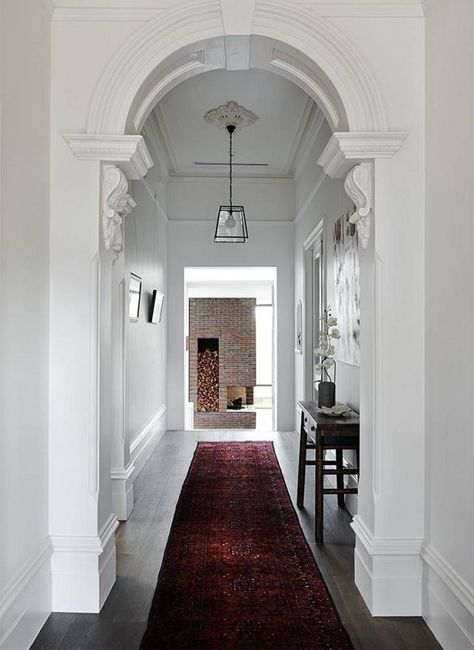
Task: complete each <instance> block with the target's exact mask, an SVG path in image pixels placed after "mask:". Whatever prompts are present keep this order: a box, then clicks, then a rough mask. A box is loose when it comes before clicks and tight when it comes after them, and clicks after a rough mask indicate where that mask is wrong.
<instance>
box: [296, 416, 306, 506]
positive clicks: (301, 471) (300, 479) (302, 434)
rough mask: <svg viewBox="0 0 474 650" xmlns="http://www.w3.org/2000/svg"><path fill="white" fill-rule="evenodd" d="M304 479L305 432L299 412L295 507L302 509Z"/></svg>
mask: <svg viewBox="0 0 474 650" xmlns="http://www.w3.org/2000/svg"><path fill="white" fill-rule="evenodd" d="M305 478H306V431H305V429H304V413H303V411H301V422H300V453H299V460H298V488H297V494H296V505H297V506H298V508H302V507H303V504H304V482H305Z"/></svg>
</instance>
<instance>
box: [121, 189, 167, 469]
mask: <svg viewBox="0 0 474 650" xmlns="http://www.w3.org/2000/svg"><path fill="white" fill-rule="evenodd" d="M133 197H134V200H135V201H136V203H137V206H136V208H135V209H134V211H133V212H132V214H131V215H130V216H129V217H128V218H127V219H126V222H125V248H124V250H125V277H126V278H128V275H129V273H130V272H132V273H135V274H136V275H139V276H140V277H141V278H142V302H141V307H140V316H139V320H138V322H132V321H128V320H126V330H127V332H126V365H125V367H126V406H125V411H126V420H125V439H126V443H127V444H128V445H132V449H133V450H132V454H131V457H132V460H136V458H137V454H138V453H139V452H140V450H141V449H142V446H143V443H145V442H148V439H147V438H148V435H147V437H146V438H144V439H140V444H139V445H138V447H135V445H136V444H137V442H138V440H137V439H139V438H138V437H139V436H141V435H142V434H143V432H144V430H145V429H146V428H147V427H148V425H149V424H150V423H151V422H152V421H154V420H155V419H156V418H157V417H158V418H159V419H160V420H161V422H160V423H156V424H157V425H158V424H159V426H158V429H159V431H160V432H163V431H164V429H165V428H166V427H165V422H166V419H165V418H164V417H162V416H164V415H165V410H166V376H167V370H166V355H167V353H166V322H167V316H166V314H167V311H168V309H167V300H168V297H167V296H166V297H165V301H164V304H163V313H162V319H161V322H160V323H157V324H156V325H155V324H152V323H150V322H149V313H150V304H151V297H152V292H153V289H157V290H158V291H160V292H161V293H163V294H166V264H167V236H166V222H165V220H164V218H163V215H162V214H161V213H160V212H159V211H158V210H157V209H156V206H155V202H154V200H153V199H152V197H151V196H150V195H149V193H148V191H147V189H146V188H145V186H144V184H143V183H142V182H141V181H135V182H134V183H133ZM155 429H156V427H155ZM155 433H157V431H156V430H154V429H153V428H152V430H150V431H149V434H150V435H151V434H155Z"/></svg>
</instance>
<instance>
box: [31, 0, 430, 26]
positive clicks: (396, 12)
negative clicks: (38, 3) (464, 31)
mask: <svg viewBox="0 0 474 650" xmlns="http://www.w3.org/2000/svg"><path fill="white" fill-rule="evenodd" d="M43 2H44V4H45V5H47V6H48V5H50V2H51V0H43ZM295 4H296V3H295ZM297 5H298V6H300V7H305V8H312V7H314V8H315V9H316V11H317V13H318V15H319V16H321V17H324V18H332V17H362V18H423V16H424V11H423V3H422V2H421V1H420V0H415V2H412V1H408V2H407V1H405V0H400V1H398V2H397V1H392V2H387V3H384V4H380V2H370V1H369V2H368V1H367V0H365V1H364V2H355V3H353V2H337V0H334V1H333V2H327V1H326V2H324V1H321V2H319V1H318V0H313V1H312V2H305V1H303V2H298V3H297ZM164 11H165V10H164V9H162V8H160V7H142V8H140V7H137V8H135V9H133V8H131V7H56V8H55V9H54V12H53V21H55V22H147V21H149V20H151V19H153V18H155V17H156V16H157V15H159V14H160V13H163V12H164Z"/></svg>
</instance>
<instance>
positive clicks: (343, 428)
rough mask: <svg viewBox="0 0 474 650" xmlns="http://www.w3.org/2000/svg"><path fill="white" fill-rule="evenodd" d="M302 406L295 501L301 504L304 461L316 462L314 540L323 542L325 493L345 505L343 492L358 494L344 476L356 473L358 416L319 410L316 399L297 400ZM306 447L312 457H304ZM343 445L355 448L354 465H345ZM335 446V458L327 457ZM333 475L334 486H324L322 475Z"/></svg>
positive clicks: (299, 505)
mask: <svg viewBox="0 0 474 650" xmlns="http://www.w3.org/2000/svg"><path fill="white" fill-rule="evenodd" d="M297 405H298V407H299V408H300V409H301V424H300V449H299V462H298V490H297V500H296V504H297V506H298V508H302V507H303V505H304V484H305V478H306V465H315V466H316V472H315V475H316V485H315V488H316V531H315V532H316V543H317V544H322V542H323V506H324V501H323V499H324V495H325V494H337V503H338V505H339V506H340V507H344V495H345V494H357V488H346V487H344V476H345V475H350V474H357V476H358V475H359V416H358V415H357V414H356V413H353V412H351V413H349V414H348V415H344V416H341V417H332V416H330V415H324V414H323V413H320V412H319V411H318V410H317V408H318V405H317V403H316V402H298V403H297ZM308 449H314V450H315V452H316V458H315V460H308V459H307V451H308ZM344 449H354V450H355V451H356V455H357V467H345V466H344V463H343V451H344ZM327 450H335V452H336V460H326V458H325V452H326V451H327ZM327 475H335V476H336V486H337V487H335V488H326V487H324V477H325V476H327Z"/></svg>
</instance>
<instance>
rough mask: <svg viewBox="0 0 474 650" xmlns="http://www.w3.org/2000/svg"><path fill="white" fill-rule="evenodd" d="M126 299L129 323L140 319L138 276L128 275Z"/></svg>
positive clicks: (139, 280) (140, 289) (140, 293)
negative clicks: (127, 300)
mask: <svg viewBox="0 0 474 650" xmlns="http://www.w3.org/2000/svg"><path fill="white" fill-rule="evenodd" d="M128 299H129V302H128V317H129V319H130V320H131V321H137V320H138V319H139V317H140V303H141V299H142V279H141V277H140V276H139V275H135V273H130V284H129V289H128Z"/></svg>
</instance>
